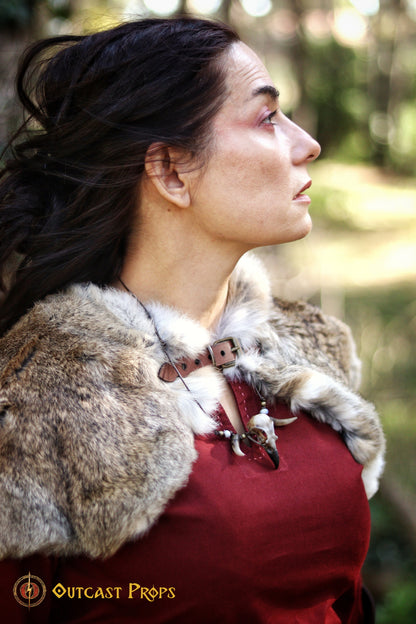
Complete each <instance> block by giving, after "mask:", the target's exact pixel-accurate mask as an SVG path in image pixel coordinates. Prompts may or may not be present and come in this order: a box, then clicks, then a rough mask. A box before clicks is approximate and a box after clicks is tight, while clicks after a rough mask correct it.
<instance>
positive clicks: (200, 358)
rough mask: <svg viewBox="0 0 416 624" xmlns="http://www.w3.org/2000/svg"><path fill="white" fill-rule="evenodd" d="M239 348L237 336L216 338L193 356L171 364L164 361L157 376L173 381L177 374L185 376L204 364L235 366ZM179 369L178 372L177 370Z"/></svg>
mask: <svg viewBox="0 0 416 624" xmlns="http://www.w3.org/2000/svg"><path fill="white" fill-rule="evenodd" d="M240 350H241V347H240V343H239V342H238V340H237V338H233V337H229V338H222V339H221V340H216V341H215V342H214V343H213V344H212V345H208V347H207V348H206V349H205V351H203V352H202V353H200V354H199V355H197V356H196V357H195V358H191V357H186V358H181V359H179V360H176V361H175V362H173V363H172V364H171V363H170V362H165V363H164V364H162V366H161V367H160V369H159V373H158V377H159V379H162V380H163V381H168V382H171V381H175V379H176V378H177V377H179V376H181V377H187V376H188V375H189V374H190V373H192V372H193V371H195V370H197V369H198V368H202V367H204V366H209V365H212V366H214V367H215V368H218V369H219V370H222V369H223V368H229V367H231V366H235V360H236V358H237V354H238V352H239V351H240ZM178 371H179V372H178Z"/></svg>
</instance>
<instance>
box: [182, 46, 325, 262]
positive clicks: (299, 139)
mask: <svg viewBox="0 0 416 624" xmlns="http://www.w3.org/2000/svg"><path fill="white" fill-rule="evenodd" d="M222 62H224V63H225V71H226V85H227V97H226V100H225V103H224V104H223V106H222V108H221V109H220V111H219V112H218V113H217V114H216V116H215V117H214V120H213V128H212V140H213V147H212V153H211V154H210V155H209V158H208V161H207V162H206V164H205V165H204V166H203V167H202V168H201V169H200V170H199V171H197V172H196V173H195V179H194V182H195V183H194V185H193V189H192V194H191V197H192V202H191V208H192V210H193V217H194V221H195V227H197V228H200V232H203V233H204V234H205V235H206V236H208V237H211V240H216V241H218V243H223V244H229V245H231V246H235V249H236V251H237V253H239V254H241V253H244V252H245V251H247V250H249V249H251V248H254V247H258V246H264V245H273V244H280V243H286V242H290V241H294V240H297V239H300V238H302V237H304V236H306V234H308V232H309V231H310V229H311V218H310V216H309V212H308V208H309V204H310V199H309V197H308V196H307V195H304V194H303V192H304V191H305V190H306V189H307V188H308V187H309V185H310V178H309V175H308V172H307V166H308V164H309V163H310V162H312V161H313V160H315V159H316V158H317V157H318V155H319V153H320V147H319V144H318V143H317V142H316V141H315V140H314V139H312V138H311V137H310V136H309V135H308V134H307V133H306V132H305V131H304V130H302V129H301V128H299V126H297V125H296V124H295V123H293V122H292V121H291V120H289V119H288V118H287V117H286V116H285V115H284V114H283V113H282V112H281V110H280V109H279V102H278V93H277V91H276V89H275V87H274V85H273V82H272V80H271V78H270V76H269V74H268V72H267V70H266V68H265V67H264V65H263V63H262V62H261V61H260V59H259V58H258V57H257V55H256V54H255V53H254V52H253V51H252V50H251V49H250V48H249V47H247V46H246V45H245V44H243V43H240V42H239V43H234V44H232V46H231V47H230V49H229V51H228V52H227V53H226V55H225V56H224V57H223V59H222Z"/></svg>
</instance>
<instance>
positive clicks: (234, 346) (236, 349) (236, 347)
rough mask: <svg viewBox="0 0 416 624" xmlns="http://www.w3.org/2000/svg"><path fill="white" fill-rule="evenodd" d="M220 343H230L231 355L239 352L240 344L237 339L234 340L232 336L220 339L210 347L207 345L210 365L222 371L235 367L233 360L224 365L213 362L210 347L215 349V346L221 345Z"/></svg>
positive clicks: (213, 357) (213, 358)
mask: <svg viewBox="0 0 416 624" xmlns="http://www.w3.org/2000/svg"><path fill="white" fill-rule="evenodd" d="M222 342H231V345H232V346H231V351H232V353H236V352H237V353H238V352H239V351H241V345H240V342H239V341H238V339H237V338H234V337H233V336H229V337H228V338H221V340H216V341H215V342H214V343H213V344H212V345H208V352H209V354H210V356H211V362H212V365H213V366H215V368H218V369H220V370H222V369H223V368H231V367H232V366H235V358H234V359H233V360H231V361H230V362H225V363H224V364H217V362H216V361H215V356H214V351H213V349H212V347H215V346H216V345H217V344H221V343H222Z"/></svg>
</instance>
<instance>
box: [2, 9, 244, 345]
mask: <svg viewBox="0 0 416 624" xmlns="http://www.w3.org/2000/svg"><path fill="white" fill-rule="evenodd" d="M238 40H239V39H238V36H237V35H236V33H234V32H233V31H232V30H231V29H230V28H228V27H227V26H225V25H223V24H220V23H217V22H211V21H208V20H203V19H197V18H187V17H184V18H175V19H144V20H140V21H135V22H129V23H126V24H123V25H121V26H118V27H116V28H113V29H111V30H107V31H103V32H98V33H95V34H92V35H86V36H61V37H54V38H51V39H47V40H43V41H40V42H37V43H35V44H33V45H32V46H31V47H30V48H29V49H28V50H27V51H26V53H25V54H24V56H23V58H22V60H21V63H20V67H19V70H18V76H17V91H18V95H19V98H20V100H21V102H22V104H23V105H24V107H25V109H26V111H27V113H28V116H27V119H26V122H25V123H24V124H23V126H22V127H21V128H20V130H19V131H18V132H17V133H16V135H15V136H14V137H13V140H12V141H11V143H10V145H9V147H8V149H9V152H10V154H9V159H8V160H7V162H6V164H5V167H4V168H3V170H2V172H1V173H0V232H1V237H0V290H1V291H2V292H3V294H4V297H3V302H2V305H1V307H0V333H2V332H4V331H5V330H6V329H7V328H9V327H10V326H11V325H12V324H13V323H14V322H15V321H16V320H17V319H18V318H19V317H20V316H21V315H22V314H23V313H24V312H25V311H26V310H27V309H28V308H30V307H31V306H32V305H33V303H34V302H35V301H37V300H39V299H41V298H43V297H44V296H45V295H47V294H49V293H52V292H56V291H57V290H59V289H61V288H63V287H64V286H66V285H68V284H70V283H72V282H79V281H91V282H94V283H96V284H108V283H110V282H111V281H112V280H114V279H115V277H116V276H117V275H118V273H119V271H120V269H121V265H122V263H123V258H124V255H125V252H126V246H127V241H128V236H129V231H130V229H131V224H132V221H133V214H134V210H135V208H136V204H137V194H138V184H139V181H140V177H141V175H142V173H143V171H144V161H145V156H146V152H147V150H148V148H149V146H150V145H152V144H153V143H163V144H165V145H169V146H173V147H178V148H182V149H183V150H185V151H186V152H188V153H189V154H190V156H192V157H198V156H200V157H201V158H203V157H204V155H205V156H206V155H207V153H208V151H209V147H210V138H211V135H210V128H211V123H210V122H211V121H212V119H213V117H214V115H215V114H216V112H218V110H219V109H220V107H221V105H222V104H223V102H224V100H225V97H226V86H225V75H224V71H223V69H222V67H223V65H222V63H221V60H222V59H223V55H224V52H225V51H226V50H227V49H228V48H229V46H230V45H231V44H232V43H234V42H236V41H238ZM207 150H208V151H207ZM12 264H13V265H14V269H13V270H10V265H12ZM7 275H8V276H9V277H7Z"/></svg>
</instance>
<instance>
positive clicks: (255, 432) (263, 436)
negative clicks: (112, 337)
mask: <svg viewBox="0 0 416 624" xmlns="http://www.w3.org/2000/svg"><path fill="white" fill-rule="evenodd" d="M118 281H119V282H120V284H121V285H122V286H123V288H124V289H125V290H126V291H127V292H128V293H129V294H130V295H132V296H133V297H134V298H135V300H136V301H137V303H139V305H140V306H141V307H142V309H143V311H144V313H145V314H146V317H147V318H148V319H149V320H150V322H151V323H152V326H153V329H154V331H155V334H156V337H157V339H158V341H159V344H160V346H161V348H162V351H163V354H164V356H165V358H166V360H167V362H165V363H164V364H163V365H162V366H161V368H160V370H159V378H160V379H162V380H163V381H165V382H168V383H169V382H172V381H174V380H175V379H177V378H178V377H179V379H180V380H181V382H182V383H183V385H184V387H185V388H186V390H187V392H189V393H190V394H191V396H192V398H193V400H194V401H195V404H196V405H197V406H198V407H199V409H200V410H201V411H202V412H203V413H204V414H206V415H207V416H210V415H209V414H208V413H207V412H206V410H205V409H204V408H203V407H202V405H201V404H200V402H199V401H198V399H197V398H196V397H195V396H194V395H193V394H192V391H191V389H190V388H189V386H188V384H187V383H186V381H185V379H184V377H186V376H187V375H189V374H190V373H191V372H193V371H194V370H196V369H197V368H200V367H202V366H207V365H211V366H214V367H215V368H217V369H219V370H222V369H223V368H228V367H230V366H235V360H236V357H237V354H238V352H239V351H240V350H241V347H240V345H239V342H238V340H237V339H236V338H233V337H229V338H224V339H222V340H217V341H216V342H214V343H213V344H212V345H208V346H207V349H206V350H205V351H204V353H201V354H200V355H198V356H197V358H195V359H193V360H192V359H191V358H183V359H181V360H178V361H174V360H172V358H171V357H170V355H169V353H168V351H167V345H166V343H165V341H164V340H162V338H161V336H160V334H159V331H158V328H157V326H156V323H155V321H154V319H153V317H152V315H151V314H150V312H149V310H148V309H147V308H146V306H145V305H144V304H143V303H142V302H141V301H140V299H139V298H138V297H137V296H136V295H135V294H134V292H132V291H131V290H130V289H129V288H128V286H126V284H125V283H124V282H123V280H122V279H121V277H118ZM255 391H256V393H257V394H258V396H259V398H260V401H261V409H260V412H259V413H258V414H255V415H254V416H252V417H251V418H250V420H249V421H248V423H247V431H246V432H245V433H236V432H234V431H230V430H228V429H218V430H217V431H215V434H216V435H217V436H218V437H219V438H220V439H223V440H230V442H231V448H232V450H233V452H234V453H235V454H236V455H238V456H240V457H245V454H244V453H243V451H242V450H241V447H240V443H241V442H244V443H246V444H248V445H250V444H251V443H254V444H257V445H259V446H261V447H262V448H263V449H264V450H265V451H266V453H267V455H268V456H269V457H270V459H271V460H272V462H273V465H274V467H275V469H276V470H277V468H278V467H279V453H278V451H277V447H276V440H277V435H276V433H275V426H277V427H282V426H284V425H289V424H290V423H292V422H294V421H295V420H296V419H297V417H296V416H294V417H293V418H284V419H283V418H272V417H271V416H269V410H268V409H267V407H266V401H265V400H264V398H263V397H262V396H261V394H260V393H259V391H258V389H257V388H255Z"/></svg>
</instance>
